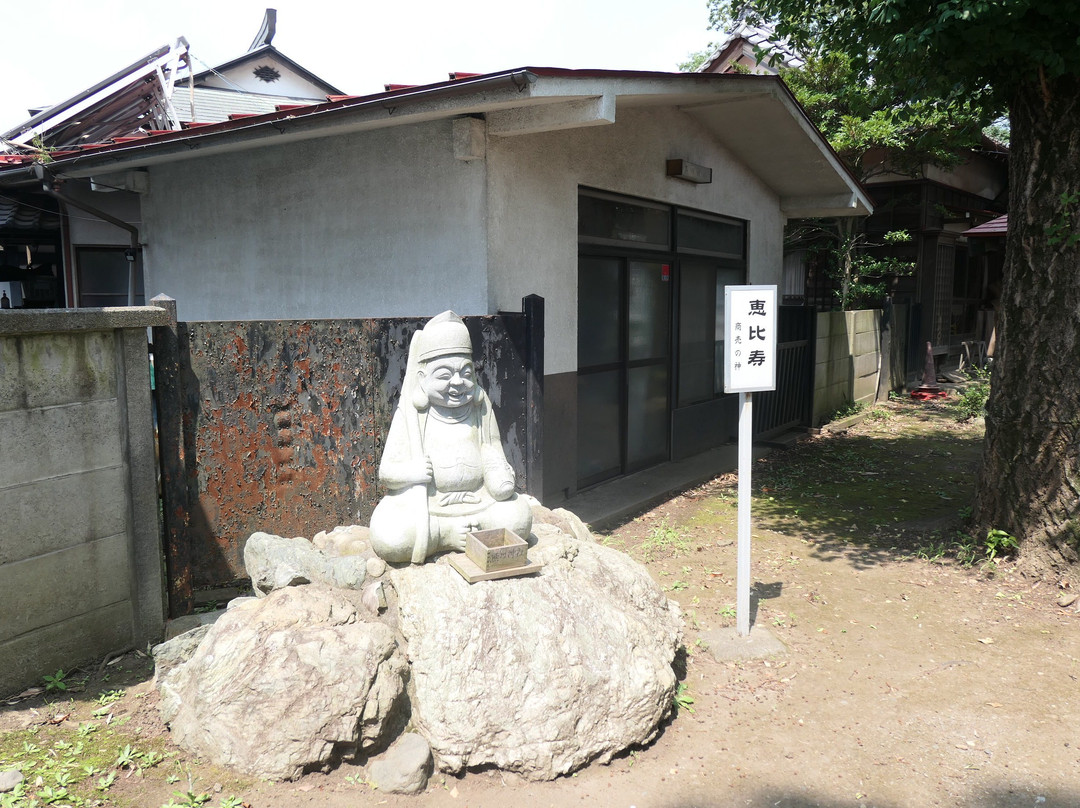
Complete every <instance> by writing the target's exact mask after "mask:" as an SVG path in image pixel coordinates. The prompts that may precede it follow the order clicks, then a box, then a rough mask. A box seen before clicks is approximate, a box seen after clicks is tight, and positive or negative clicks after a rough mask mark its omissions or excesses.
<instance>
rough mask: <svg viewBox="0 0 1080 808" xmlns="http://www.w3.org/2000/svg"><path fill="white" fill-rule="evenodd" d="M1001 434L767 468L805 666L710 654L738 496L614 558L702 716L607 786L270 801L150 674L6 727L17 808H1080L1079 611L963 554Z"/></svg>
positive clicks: (358, 792) (769, 535)
mask: <svg viewBox="0 0 1080 808" xmlns="http://www.w3.org/2000/svg"><path fill="white" fill-rule="evenodd" d="M981 434H982V425H981V423H979V422H968V423H964V424H961V423H958V422H957V421H956V416H955V413H954V412H953V411H952V410H951V409H950V408H949V407H948V406H947V405H944V404H933V405H914V404H910V403H907V402H897V403H893V404H889V405H887V406H882V407H879V408H877V410H876V411H875V413H874V417H872V418H870V419H868V420H867V421H865V422H864V423H863V424H861V425H859V426H857V427H854V428H852V429H851V430H849V431H848V432H847V433H844V434H839V435H827V436H822V437H820V438H815V439H813V440H811V441H809V442H807V443H805V444H802V445H800V446H799V447H797V448H795V449H793V450H789V451H785V452H780V453H777V454H774V455H772V456H770V457H769V458H767V459H765V460H764V461H760V462H759V463H758V464H757V465H756V468H755V471H754V493H755V506H754V507H755V526H754V540H753V545H754V546H753V554H754V560H753V580H754V582H755V590H754V591H755V606H756V614H755V624H754V625H755V629H762V628H763V629H767V630H768V631H769V632H770V633H772V634H773V636H775V637H777V638H778V639H780V640H781V641H782V642H783V643H784V645H785V646H786V648H787V652H786V653H784V654H781V655H777V656H775V657H772V658H769V659H759V660H753V661H743V662H723V661H717V660H716V659H714V658H713V657H712V655H711V654H710V652H709V649H708V642H707V636H708V634H709V632H711V631H715V630H717V629H720V628H724V627H728V626H731V625H733V624H734V619H735V617H734V602H735V588H734V577H735V541H734V540H735V514H736V502H735V487H734V486H735V479H734V476H728V477H722V478H718V479H717V480H714V481H712V482H710V483H709V484H707V485H705V486H702V487H700V488H698V489H695V490H693V491H689V492H686V493H684V494H683V495H680V496H678V497H675V498H673V499H672V500H671V501H669V502H667V503H664V504H663V505H661V506H659V507H657V508H655V509H653V510H651V511H649V512H647V513H644V514H641V515H640V516H639V517H637V518H636V519H634V520H632V521H630V522H627V523H626V524H624V525H622V526H619V527H618V528H616V529H613V530H611V531H609V532H605V533H600V534H598V539H599V540H601V541H604V542H605V543H608V544H611V545H613V546H616V547H620V548H622V549H624V550H626V551H627V552H629V553H630V554H631V555H633V556H634V557H635V558H637V559H638V560H641V561H642V562H644V563H645V564H646V565H647V566H648V567H649V569H650V571H651V572H652V574H653V575H654V576H655V577H656V579H657V580H658V581H659V582H660V583H661V584H662V585H664V587H665V588H666V589H667V590H668V591H669V593H670V596H671V597H672V598H675V599H676V600H678V601H679V603H680V604H681V605H682V607H683V609H684V611H685V614H686V620H687V632H686V649H687V657H686V663H685V678H684V681H683V683H684V685H685V687H684V689H683V696H684V697H685V699H686V702H685V706H684V707H683V708H681V709H680V710H679V712H678V715H677V716H676V717H674V718H673V719H672V720H671V721H670V722H669V723H668V725H667V726H666V727H665V728H664V731H663V732H662V734H661V735H660V737H659V738H658V739H657V740H656V741H655V742H654V743H652V744H651V745H650V746H648V747H647V748H644V749H637V750H633V751H632V752H630V753H628V754H626V755H624V756H623V757H621V758H619V759H617V760H615V761H614V762H613V763H611V764H610V765H608V766H599V765H594V766H590V767H587V768H586V769H584V770H582V771H580V772H578V773H577V774H576V775H574V776H572V777H567V778H563V779H560V780H558V781H555V782H552V783H528V782H525V781H523V780H522V779H521V778H519V777H517V776H515V775H508V774H503V773H499V772H471V773H469V774H467V775H466V776H464V777H462V778H459V779H458V778H443V777H442V776H439V775H436V777H435V778H433V780H432V783H431V784H430V785H429V787H428V790H427V792H426V793H424V794H422V795H419V796H417V797H400V796H393V795H387V794H382V793H380V792H378V791H374V790H372V789H371V788H370V787H368V786H367V785H365V784H364V780H363V770H362V769H361V768H359V767H355V766H350V765H343V766H341V767H339V768H338V769H336V770H335V771H332V772H330V773H329V774H315V775H309V776H307V777H304V778H303V779H302V780H300V781H298V782H296V783H283V784H273V783H265V782H252V781H251V780H250V779H245V778H241V777H237V776H235V775H233V774H230V773H228V772H224V771H221V770H218V769H215V768H213V767H211V766H208V765H206V764H202V763H199V762H197V761H194V760H191V759H190V758H189V757H188V756H186V755H185V754H183V753H181V752H179V751H178V750H176V749H175V748H173V747H171V746H170V745H169V744H168V731H167V729H166V728H165V727H163V726H162V725H161V722H160V720H159V719H158V717H157V713H156V694H155V693H154V691H153V688H152V686H151V683H150V681H149V676H150V673H151V671H150V666H149V663H148V660H146V659H145V658H140V657H138V656H136V655H134V654H130V655H128V656H126V657H124V658H123V659H121V660H119V661H118V662H116V663H115V664H113V665H107V666H104V667H102V668H101V669H100V672H99V671H98V669H97V668H95V669H93V670H91V671H88V673H89V678H88V679H87V680H86V681H85V683H84V684H83V685H82V689H81V690H80V691H78V692H74V693H70V694H69V693H57V692H56V691H53V692H49V693H44V694H41V695H37V696H33V697H28V698H23V699H19V700H16V701H15V703H13V704H8V705H3V706H0V733H2V734H0V770H3V769H4V768H8V767H10V766H11V765H17V766H20V767H22V768H23V769H24V771H26V772H27V773H28V783H27V786H30V787H29V788H27V789H26V794H25V796H23V797H21V798H18V799H20V800H21V801H16V800H15V799H9V800H8V802H0V806H5V808H6V806H7V805H8V804H9V803H10V805H12V806H18V808H22V806H29V805H32V804H33V803H32V802H31V801H30V800H31V798H32V796H33V795H35V794H36V795H38V796H37V797H36V798H37V799H38V800H39V802H44V800H43V798H42V796H41V795H42V794H43V793H44V792H43V790H44V789H45V788H51V789H53V790H52V791H51V792H48V793H46V796H49V795H53V796H55V794H56V793H57V791H56V789H57V788H61V787H64V786H60V785H58V779H57V778H58V774H62V773H63V772H64V771H68V772H70V773H71V774H70V776H69V777H68V785H67V786H66V788H67V791H68V793H69V798H68V799H67V800H66V801H65V799H64V798H60V799H57V800H55V801H53V802H52V803H51V804H53V805H65V804H71V805H76V804H80V803H78V802H77V800H78V799H81V800H82V801H83V802H82V803H81V804H83V805H88V806H93V805H102V806H105V805H110V806H113V805H115V806H139V808H142V807H143V806H148V807H149V808H157V806H161V805H165V804H168V803H169V802H170V801H172V802H173V803H174V804H176V805H195V804H199V803H198V800H200V799H202V798H203V797H204V796H206V797H209V800H208V801H206V802H205V804H206V805H208V806H211V808H217V806H221V805H225V806H228V805H229V804H230V798H233V797H235V802H233V803H232V804H234V805H240V804H241V803H247V804H248V805H250V806H252V807H253V808H286V806H289V807H291V806H332V807H334V808H337V807H338V806H341V807H342V808H344V806H350V807H351V806H368V805H372V806H374V805H386V806H390V807H391V808H394V807H395V806H417V807H419V806H424V807H425V808H426V807H427V806H454V808H463V807H464V806H469V807H470V808H493V807H494V806H573V805H588V806H594V805H599V806H624V807H629V806H636V808H691V806H702V807H703V808H704V806H742V805H747V806H786V808H807V807H808V806H826V807H827V808H834V807H835V808H840V806H844V807H845V808H847V806H852V807H854V806H878V808H892V807H894V806H896V807H897V808H899V807H900V806H979V807H980V808H999V806H1000V808H1005V807H1006V806H1009V807H1010V808H1011V806H1063V807H1064V806H1080V736H1078V734H1077V732H1076V727H1077V718H1078V717H1080V712H1078V706H1080V704H1078V697H1077V694H1078V692H1080V689H1078V682H1077V677H1078V676H1080V631H1078V629H1080V623H1078V621H1080V613H1078V612H1077V611H1076V610H1075V608H1074V607H1073V606H1070V607H1068V608H1063V607H1061V606H1059V605H1058V599H1059V597H1060V596H1061V595H1062V594H1063V593H1064V594H1068V593H1069V592H1070V591H1071V590H1070V589H1068V588H1062V586H1060V585H1059V584H1057V583H1056V582H1040V581H1031V580H1027V579H1024V578H1022V577H1021V576H1020V575H1019V574H1017V573H1016V572H1014V571H1013V565H1012V562H1010V561H1008V560H1000V559H995V560H989V561H988V560H987V558H986V552H985V548H983V547H981V546H979V545H978V544H977V543H975V542H973V541H971V540H970V539H967V538H965V537H964V536H963V535H962V533H961V534H960V535H959V537H958V534H957V531H962V528H963V524H962V518H963V511H964V506H965V505H966V503H967V502H968V500H969V499H970V494H971V490H972V480H973V475H972V472H973V469H974V467H975V464H976V463H977V460H978V456H979V452H980V446H981V444H980V441H981ZM81 676H82V674H72V675H70V676H69V680H70V682H71V683H72V686H73V687H75V686H77V685H76V683H77V682H78V680H79V679H80V678H81ZM105 676H108V677H109V681H104V677H105ZM121 690H122V691H123V693H122V695H116V698H115V699H112V697H110V696H108V695H107V694H108V693H109V692H110V691H113V692H114V693H119V691H121ZM690 699H692V703H690V701H689V700H690ZM103 707H104V708H108V709H106V710H104V711H103V710H102V708H103ZM95 710H96V711H98V713H97V715H94V714H93V713H94V711H95ZM58 716H66V717H62V718H61V720H60V721H59V722H58V723H50V721H53V722H55V721H56V720H57V717H58ZM109 716H112V718H111V719H110V718H109ZM89 724H93V725H95V729H93V730H88V729H86V727H87V725H89ZM80 743H81V744H82V745H83V747H82V748H81V749H80V751H79V753H78V754H77V755H76V754H72V749H74V748H76V745H77V744H80ZM65 744H67V746H65ZM125 745H128V746H130V747H131V752H132V753H133V754H134V755H135V758H134V759H133V760H132V761H131V762H130V763H129V764H128V765H126V766H121V765H118V762H120V761H121V759H122V757H123V755H122V753H123V751H124V747H125ZM28 749H33V750H34V751H27V750H28ZM148 754H149V755H150V757H147V755H148ZM155 756H160V760H155ZM129 757H130V755H129ZM64 761H76V764H75V765H72V766H70V767H68V768H67V769H64V768H63V764H64ZM83 766H90V767H91V768H93V769H94V770H95V771H94V773H93V774H92V775H86V774H85V772H84V770H83V768H82V767H83ZM110 774H112V775H113V781H112V783H110V784H109V785H108V786H107V787H102V783H104V782H105V781H107V780H108V777H109V775H110ZM37 777H40V778H41V784H40V785H34V784H35V783H36V778H37ZM99 778H104V780H99ZM174 778H175V780H174ZM170 780H173V782H169V781H170ZM178 791H179V792H181V793H180V794H177V793H176V792H178ZM184 792H190V794H187V795H185V794H184ZM9 796H10V795H9ZM0 799H2V798H0ZM185 799H186V800H187V802H185V801H184V800H185Z"/></svg>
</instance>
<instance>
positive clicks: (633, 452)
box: [578, 365, 669, 468]
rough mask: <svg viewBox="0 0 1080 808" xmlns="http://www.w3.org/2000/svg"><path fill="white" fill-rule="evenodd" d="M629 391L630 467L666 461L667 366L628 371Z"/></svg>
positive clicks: (627, 458)
mask: <svg viewBox="0 0 1080 808" xmlns="http://www.w3.org/2000/svg"><path fill="white" fill-rule="evenodd" d="M627 387H628V390H627V405H626V427H627V428H626V433H627V438H626V443H627V446H626V464H627V466H629V467H630V468H633V467H634V466H637V465H640V464H642V463H646V462H649V461H656V460H666V459H667V446H668V443H667V437H668V421H669V419H668V372H667V366H666V365H648V366H646V367H640V368H630V370H628V371H627ZM578 451H580V445H579V448H578Z"/></svg>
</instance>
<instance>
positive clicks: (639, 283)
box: [0, 61, 872, 502]
mask: <svg viewBox="0 0 1080 808" xmlns="http://www.w3.org/2000/svg"><path fill="white" fill-rule="evenodd" d="M245 64H246V69H249V70H250V69H253V68H252V67H251V64H252V62H251V61H249V62H246V63H245ZM233 66H234V67H236V65H233ZM257 66H258V65H256V67H257ZM219 72H223V74H224V75H228V73H227V71H219ZM267 75H269V74H267ZM207 80H209V79H207ZM180 92H181V90H180V88H179V87H178V88H177V89H176V92H175V93H174V95H173V103H174V107H175V106H176V105H177V104H178V103H179V102H178V101H177V94H179V93H180ZM201 123H203V122H199V123H192V124H188V125H186V126H185V127H184V128H183V129H179V130H170V131H158V130H155V131H151V132H147V133H145V134H142V135H140V136H137V137H134V138H115V139H113V140H112V141H110V142H104V143H97V144H84V145H82V146H81V147H78V148H69V149H65V150H63V151H57V152H54V153H53V154H52V161H51V162H48V163H47V164H41V163H40V162H36V161H34V160H33V159H32V156H25V157H22V158H19V157H15V156H12V157H10V158H9V159H8V160H7V161H5V162H3V163H0V196H2V197H10V196H11V195H12V194H17V193H19V192H20V191H25V192H34V191H36V189H38V188H40V187H41V184H42V182H43V181H44V182H45V183H46V184H48V186H49V187H50V188H53V189H57V188H58V189H59V191H58V193H60V194H61V195H62V196H63V197H65V198H69V199H75V198H78V200H80V201H82V200H85V199H86V198H90V199H93V200H95V201H96V204H95V205H88V207H92V208H100V207H101V206H104V205H105V204H106V202H105V201H97V200H108V199H112V198H114V196H113V195H115V194H117V193H121V192H118V191H111V190H110V191H108V192H107V193H106V192H105V191H106V189H113V188H123V189H128V190H127V191H126V193H127V194H128V195H129V198H130V199H131V200H132V203H133V204H134V206H135V207H134V208H133V209H132V210H130V211H128V212H127V213H125V214H124V215H122V216H120V217H119V218H121V219H123V220H124V221H125V222H127V223H129V224H131V226H134V227H136V228H137V234H138V235H137V238H138V244H139V246H140V249H139V251H138V255H137V258H138V259H139V260H141V267H140V269H141V271H140V272H139V273H138V274H137V276H138V277H140V278H141V279H142V286H141V287H140V289H145V290H146V294H148V295H154V294H158V293H166V294H168V295H170V296H172V297H174V298H176V300H177V302H178V311H179V316H180V319H181V320H192V321H194V320H245V319H251V320H265V319H279V318H290V319H303V318H359V317H390V316H429V315H433V314H435V313H437V312H439V311H441V310H444V309H447V308H451V309H454V310H455V311H457V312H458V313H459V314H462V315H476V314H490V313H495V312H497V311H500V310H518V309H519V308H520V306H521V300H522V297H523V296H525V295H529V294H538V295H541V296H542V297H543V298H544V299H545V301H546V338H545V355H544V367H545V375H544V389H543V405H544V415H545V417H544V446H543V480H544V491H543V494H544V497H545V499H547V500H549V501H553V502H557V501H560V500H561V499H563V498H565V497H567V496H569V495H572V494H573V493H575V492H576V491H578V490H580V489H582V488H585V487H588V486H590V485H592V484H595V483H597V482H600V481H603V480H606V479H610V478H612V477H616V476H620V475H623V474H626V473H629V472H632V471H634V470H636V469H640V468H643V467H646V466H649V465H652V464H655V463H659V462H663V461H665V460H668V459H671V458H679V457H685V456H688V455H691V454H694V453H696V452H700V451H702V450H705V449H708V448H710V447H712V446H716V445H718V444H721V443H724V442H727V441H728V440H729V439H730V437H731V436H732V435H733V434H734V431H735V425H736V422H737V415H736V412H735V407H734V404H733V401H732V398H733V397H731V396H726V395H724V394H723V393H722V379H721V377H720V372H721V371H720V364H721V363H720V362H719V357H721V356H722V354H723V343H722V341H721V340H722V334H723V288H724V286H726V285H729V284H740V283H747V282H749V283H776V284H779V283H781V281H782V263H783V232H784V225H785V222H786V221H787V220H788V219H789V218H792V217H810V216H866V215H867V214H869V213H870V211H871V209H872V206H871V203H870V200H869V198H868V197H867V195H866V193H865V191H864V190H863V189H862V187H861V186H860V185H859V183H858V182H857V181H856V180H855V179H854V178H853V177H852V176H851V174H850V173H849V172H848V171H847V170H846V169H845V167H844V166H843V165H842V163H841V161H840V160H839V159H838V157H837V156H836V155H835V153H834V152H833V151H832V150H831V149H830V148H829V146H828V144H827V143H826V142H825V141H824V139H823V138H822V137H821V135H820V134H819V133H818V132H817V130H816V129H815V128H814V127H813V126H812V124H811V123H810V122H809V121H808V120H807V118H806V116H805V114H804V113H803V112H802V110H801V109H800V107H799V106H798V104H797V103H796V102H795V100H794V98H793V97H792V96H791V94H790V92H789V91H788V90H787V88H786V87H785V86H784V85H783V83H782V82H781V81H780V80H779V79H777V78H776V77H773V76H753V75H699V74H680V73H646V72H636V71H603V70H564V69H559V68H536V67H525V68H519V69H514V70H507V71H502V72H497V73H491V74H485V75H473V74H451V79H450V80H448V81H442V82H438V83H435V84H430V85H424V86H419V87H402V86H397V85H388V88H387V90H386V91H385V92H381V93H376V94H373V95H368V96H358V97H352V96H349V97H336V98H333V99H328V100H322V101H321V102H313V103H310V104H307V105H303V104H296V103H288V104H278V105H276V107H275V109H274V110H273V111H270V112H266V113H264V114H261V115H248V116H236V115H233V116H232V117H231V118H230V119H226V120H223V121H218V122H206V123H205V125H200V124H201ZM95 188H97V189H98V190H94V189H95ZM79 215H80V216H81V215H83V214H79ZM60 218H61V219H62V216H61V217H60ZM86 218H87V219H93V214H90V213H87V214H86ZM136 222H137V225H135V224H132V223H136ZM95 224H96V225H98V226H102V227H104V226H105V225H104V224H102V223H101V222H97V223H95ZM114 229H116V228H114ZM72 235H73V234H72ZM120 235H121V237H123V236H125V235H127V234H125V233H124V232H123V231H122V229H121V232H120ZM58 243H59V244H62V245H63V246H62V248H60V249H59V250H58V253H59V254H60V256H61V259H60V260H62V261H63V263H62V268H63V272H70V266H71V264H69V263H67V259H66V258H63V255H64V254H65V253H67V252H68V251H71V252H74V253H78V252H79V250H80V249H81V248H82V246H83V245H82V244H80V242H79V241H78V240H76V239H69V240H64V239H63V237H62V238H61V240H60V241H59V242H58Z"/></svg>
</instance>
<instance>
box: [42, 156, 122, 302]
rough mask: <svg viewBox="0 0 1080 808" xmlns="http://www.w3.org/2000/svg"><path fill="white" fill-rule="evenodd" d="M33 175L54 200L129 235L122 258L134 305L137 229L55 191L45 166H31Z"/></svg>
mask: <svg viewBox="0 0 1080 808" xmlns="http://www.w3.org/2000/svg"><path fill="white" fill-rule="evenodd" d="M33 170H34V174H35V175H36V176H37V178H38V179H39V180H40V181H41V190H42V191H44V192H45V193H46V194H48V195H49V196H51V197H53V198H54V199H57V200H59V201H60V202H63V203H64V204H65V205H70V206H71V207H73V208H78V209H79V210H81V211H83V212H84V213H89V214H90V215H91V216H96V217H97V218H99V219H101V220H102V221H103V222H108V223H109V224H111V225H114V226H116V227H119V228H121V229H122V230H127V231H128V234H129V235H130V246H129V247H128V249H126V250H124V257H125V258H126V259H127V262H128V302H127V304H128V305H129V306H134V305H135V256H136V254H137V252H138V250H139V247H140V244H139V228H137V227H136V226H135V225H133V224H131V223H130V222H125V221H124V220H123V219H118V218H116V217H115V216H113V215H112V214H111V213H106V212H105V211H103V210H98V209H97V208H95V207H93V206H92V205H87V204H86V203H85V202H79V201H77V200H74V199H72V198H71V197H69V196H66V195H64V194H62V193H60V192H59V191H58V190H56V188H55V187H53V186H54V184H56V185H58V184H59V183H58V182H57V180H56V179H55V178H54V177H53V176H51V175H50V174H49V173H48V172H47V171H46V170H45V166H43V165H42V164H41V163H35V164H34V166H33Z"/></svg>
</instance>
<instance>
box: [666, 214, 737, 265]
mask: <svg viewBox="0 0 1080 808" xmlns="http://www.w3.org/2000/svg"><path fill="white" fill-rule="evenodd" d="M745 236H746V224H745V223H744V222H740V221H736V220H734V219H705V218H702V217H700V216H692V215H690V214H688V213H680V214H679V249H680V250H702V251H705V252H711V253H722V254H724V255H728V256H732V257H736V258H742V257H743V256H744V255H745V254H746V238H745Z"/></svg>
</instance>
